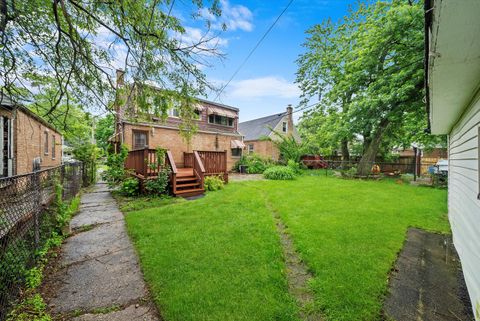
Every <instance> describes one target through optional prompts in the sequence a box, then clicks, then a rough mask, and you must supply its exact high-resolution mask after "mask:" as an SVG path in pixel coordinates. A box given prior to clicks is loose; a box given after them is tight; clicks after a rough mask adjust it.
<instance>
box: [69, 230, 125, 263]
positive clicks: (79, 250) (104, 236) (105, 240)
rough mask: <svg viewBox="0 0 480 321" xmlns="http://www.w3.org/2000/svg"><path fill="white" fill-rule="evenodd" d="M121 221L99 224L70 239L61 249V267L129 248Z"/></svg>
mask: <svg viewBox="0 0 480 321" xmlns="http://www.w3.org/2000/svg"><path fill="white" fill-rule="evenodd" d="M130 246H131V245H130V240H129V239H128V235H127V233H126V231H125V226H124V222H123V221H116V222H113V223H107V224H101V225H98V226H96V227H94V228H93V229H91V230H89V231H86V232H83V233H78V234H76V235H74V236H72V237H70V238H69V239H68V240H67V241H66V242H65V244H64V246H63V248H62V260H61V263H60V264H61V265H62V266H67V265H70V264H72V263H76V262H80V261H84V260H87V259H91V258H97V257H100V256H104V255H107V254H111V253H115V252H118V251H121V250H124V249H128V248H129V247H130Z"/></svg>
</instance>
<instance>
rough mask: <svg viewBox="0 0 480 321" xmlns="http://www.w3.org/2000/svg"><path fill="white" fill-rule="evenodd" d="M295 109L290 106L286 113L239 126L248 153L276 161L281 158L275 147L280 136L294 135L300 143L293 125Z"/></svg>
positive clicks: (250, 121)
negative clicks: (275, 142)
mask: <svg viewBox="0 0 480 321" xmlns="http://www.w3.org/2000/svg"><path fill="white" fill-rule="evenodd" d="M292 113H293V108H292V106H291V105H288V107H287V109H286V111H285V112H283V113H280V114H275V115H271V116H266V117H262V118H258V119H254V120H249V121H246V122H242V123H240V124H238V129H239V132H240V134H242V135H243V142H244V144H245V151H246V153H248V154H250V153H255V154H258V155H260V156H263V157H268V158H271V159H274V160H278V159H279V158H280V152H279V150H278V148H277V147H276V146H275V144H274V142H273V141H275V140H278V139H279V137H278V135H276V134H275V132H276V133H278V134H280V135H285V136H287V135H293V137H295V139H296V140H297V141H300V135H299V133H298V131H297V129H296V128H295V125H294V124H293V117H292Z"/></svg>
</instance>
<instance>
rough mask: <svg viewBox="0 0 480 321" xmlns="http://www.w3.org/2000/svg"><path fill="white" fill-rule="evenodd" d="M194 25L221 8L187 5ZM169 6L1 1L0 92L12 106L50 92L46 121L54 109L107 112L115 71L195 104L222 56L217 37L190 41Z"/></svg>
mask: <svg viewBox="0 0 480 321" xmlns="http://www.w3.org/2000/svg"><path fill="white" fill-rule="evenodd" d="M191 2H192V3H193V7H194V9H193V10H192V11H193V12H192V13H193V15H192V16H191V19H196V20H200V19H201V21H203V20H204V19H205V18H203V17H202V16H201V15H199V14H198V12H200V9H201V10H202V12H204V11H205V9H208V11H209V14H210V15H211V16H214V17H215V16H219V15H220V14H221V12H220V8H219V2H218V0H207V1H202V0H191ZM174 4H175V1H174V0H122V1H106V0H98V1H80V0H21V1H19V0H0V49H1V52H0V79H1V87H2V88H1V92H2V94H4V95H8V96H9V97H10V98H11V99H13V100H14V101H19V102H25V101H29V100H32V99H33V97H34V96H35V94H37V93H38V92H44V91H46V90H48V91H49V92H53V96H52V98H53V99H51V101H50V102H49V103H50V106H49V108H48V109H47V111H46V114H49V113H53V112H54V111H55V109H57V108H58V107H59V106H62V105H63V106H66V109H65V112H67V113H68V107H69V106H70V105H71V104H72V103H75V104H77V105H79V106H83V107H91V106H94V105H96V106H100V107H103V108H104V109H105V108H107V109H108V108H110V104H111V102H112V101H114V97H115V79H114V77H115V69H116V68H118V67H121V68H123V69H124V70H126V72H127V75H128V77H130V78H129V79H134V80H135V82H136V83H138V84H142V83H146V82H148V81H152V82H154V83H155V84H156V85H157V86H160V87H161V88H165V89H169V90H171V91H173V92H180V93H182V94H183V95H190V96H196V95H199V94H202V93H204V92H205V90H206V89H207V88H208V86H209V84H208V83H207V82H206V80H205V75H204V73H203V72H202V71H201V68H202V65H204V64H208V61H209V60H208V59H209V58H211V57H212V56H217V55H219V52H218V50H217V46H216V45H217V42H215V38H216V35H213V34H212V33H210V32H209V31H208V29H209V28H208V27H209V23H208V21H206V20H205V23H206V24H205V26H206V28H205V29H206V32H205V33H204V34H203V35H202V36H200V37H196V38H195V37H192V36H191V35H189V34H187V31H188V29H187V28H185V26H184V24H185V20H184V21H181V20H180V18H177V17H176V16H175V15H173V12H174V8H173V6H174Z"/></svg>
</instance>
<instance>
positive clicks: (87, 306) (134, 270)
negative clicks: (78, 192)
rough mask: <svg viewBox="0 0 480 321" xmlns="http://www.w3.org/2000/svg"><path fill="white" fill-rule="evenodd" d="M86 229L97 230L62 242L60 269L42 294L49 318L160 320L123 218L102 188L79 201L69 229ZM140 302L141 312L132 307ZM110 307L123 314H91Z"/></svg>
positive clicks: (88, 231)
mask: <svg viewBox="0 0 480 321" xmlns="http://www.w3.org/2000/svg"><path fill="white" fill-rule="evenodd" d="M89 225H95V226H94V227H92V228H91V229H85V230H84V231H81V230H80V231H78V233H76V234H74V235H73V236H71V237H70V238H69V239H68V240H67V241H66V242H65V244H64V245H63V247H62V252H61V257H60V260H59V262H58V263H59V266H58V268H57V269H55V270H54V272H53V274H52V275H50V276H49V277H48V280H47V282H46V285H45V288H44V292H45V293H46V294H45V299H46V301H47V303H48V306H49V307H50V310H51V312H52V313H53V315H54V316H57V315H58V316H60V317H62V316H63V319H65V318H66V317H67V319H72V318H68V316H69V315H72V314H75V315H78V313H80V314H82V313H84V314H83V315H80V316H78V317H76V318H74V320H85V321H89V320H120V321H121V320H145V321H150V320H152V321H156V320H158V318H157V316H156V315H157V312H156V309H155V307H154V305H153V304H152V303H151V302H149V300H148V290H147V287H146V285H145V282H144V280H143V275H142V273H141V270H140V267H139V264H138V259H137V257H136V253H135V251H134V249H133V245H132V243H131V242H130V239H129V238H128V235H127V232H126V228H125V223H124V220H123V214H122V212H120V210H119V209H118V207H117V205H116V202H115V200H114V199H113V197H112V196H111V195H110V193H109V192H108V190H107V189H106V187H105V186H104V184H97V186H96V188H95V189H94V190H93V191H92V192H90V193H86V194H84V195H83V196H82V199H81V203H80V213H79V214H78V215H76V216H75V217H74V218H73V219H72V221H71V223H70V227H71V228H72V229H78V228H80V227H86V226H89ZM138 302H143V303H142V304H145V306H143V305H142V306H138V305H135V303H138ZM132 304H133V305H132ZM112 307H126V308H125V309H122V310H120V311H115V312H110V313H105V314H91V312H92V311H95V310H97V309H103V310H107V311H108V310H111V308H112Z"/></svg>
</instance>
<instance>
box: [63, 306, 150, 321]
mask: <svg viewBox="0 0 480 321" xmlns="http://www.w3.org/2000/svg"><path fill="white" fill-rule="evenodd" d="M111 320H116V321H132V320H138V321H155V320H157V318H156V316H155V313H154V311H152V310H151V308H149V307H146V306H139V307H138V308H136V307H135V305H131V306H129V307H127V308H126V309H124V310H121V311H115V312H110V313H106V314H84V315H82V316H79V317H76V318H73V319H72V321H111Z"/></svg>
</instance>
